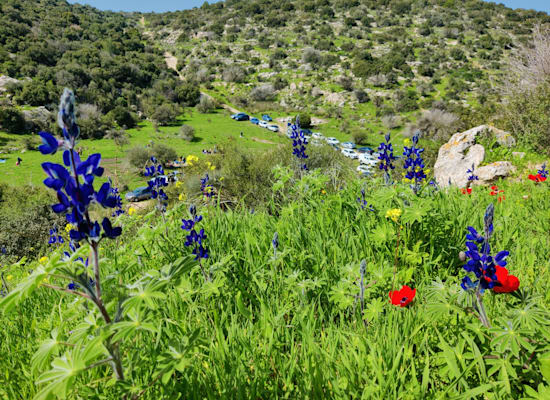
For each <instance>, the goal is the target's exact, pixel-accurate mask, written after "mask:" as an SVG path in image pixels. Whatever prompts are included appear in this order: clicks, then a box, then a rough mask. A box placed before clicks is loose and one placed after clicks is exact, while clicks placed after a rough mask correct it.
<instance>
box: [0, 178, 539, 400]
mask: <svg viewBox="0 0 550 400" xmlns="http://www.w3.org/2000/svg"><path fill="white" fill-rule="evenodd" d="M360 185H361V183H359V182H352V183H350V185H349V186H348V188H347V189H345V190H343V191H340V192H337V193H333V194H328V195H323V194H322V193H320V192H319V191H318V190H315V191H308V188H307V186H306V187H304V190H305V191H304V192H302V193H301V195H302V197H301V198H300V199H297V200H296V201H293V202H290V203H288V204H286V205H284V206H282V207H280V208H277V209H276V213H264V212H256V213H253V214H252V213H250V211H249V210H246V209H244V210H238V209H237V210H232V211H226V212H224V211H221V210H219V209H217V208H216V207H214V206H211V205H210V206H203V207H201V208H199V213H200V214H201V215H203V217H204V219H203V222H201V227H202V228H204V229H205V231H206V233H207V235H208V240H207V242H206V244H207V246H208V247H209V249H210V254H211V258H210V259H209V260H208V261H207V265H208V266H212V267H213V275H214V280H213V282H210V283H204V280H203V278H202V275H201V273H200V270H199V268H198V266H195V267H194V268H193V269H192V270H190V271H189V272H188V273H186V274H184V275H183V276H182V277H181V278H180V279H179V280H178V282H174V283H173V284H171V286H170V288H169V290H166V291H165V293H164V294H163V296H162V297H161V298H158V299H156V298H151V299H150V300H148V303H147V304H144V305H143V306H142V315H143V317H144V318H152V322H153V323H154V325H155V326H157V327H158V331H157V333H154V334H153V333H148V332H146V331H138V332H137V333H136V334H135V335H134V336H133V337H132V338H131V339H130V340H128V341H126V342H125V345H124V346H123V347H122V354H123V359H124V366H125V368H126V369H127V378H128V380H129V385H130V386H133V387H135V388H136V389H137V390H141V389H142V388H143V389H145V393H144V397H143V398H145V399H161V398H167V399H168V398H178V395H177V393H185V398H188V399H202V398H228V399H229V398H289V399H296V398H335V399H337V398H338V399H340V398H368V399H407V400H408V399H411V400H413V399H419V398H422V399H435V398H456V399H470V398H495V399H497V398H498V399H503V400H508V399H517V398H524V397H526V393H527V390H528V389H527V388H530V389H529V390H534V389H536V388H537V386H538V385H539V384H540V385H544V384H545V383H544V382H545V381H544V378H543V377H542V374H541V372H540V369H539V361H538V360H539V359H542V355H543V354H544V353H545V352H546V351H548V350H549V349H550V341H549V340H548V337H547V333H546V336H544V332H547V329H548V323H549V321H550V319H549V315H548V311H547V307H548V305H549V304H550V292H548V290H547V281H548V279H550V269H549V268H550V265H549V263H548V257H547V249H548V246H550V241H549V239H548V235H547V234H546V233H547V231H548V227H549V226H550V214H549V213H548V212H547V210H548V209H550V200H549V198H548V196H547V195H546V191H547V188H546V187H545V186H542V185H539V186H535V185H533V184H519V185H518V184H504V183H503V184H502V188H503V189H504V190H505V191H506V200H505V201H504V202H502V203H496V211H495V221H494V227H495V229H494V231H495V234H494V237H493V238H492V240H491V243H492V245H493V248H494V251H498V250H503V249H507V250H509V251H510V257H509V258H508V262H509V263H508V268H509V270H510V272H511V273H513V274H514V275H516V276H518V277H519V279H520V281H521V286H520V287H521V292H520V294H519V295H518V296H516V297H515V296H512V295H509V294H503V295H495V294H492V293H489V292H487V293H486V294H485V295H484V299H485V306H486V308H487V312H488V314H489V316H490V320H491V324H492V326H493V329H491V330H488V329H485V328H483V327H482V326H481V324H480V322H479V321H478V320H477V319H476V318H475V316H474V315H472V313H471V312H468V311H467V309H464V308H463V307H462V305H463V304H464V302H465V300H466V299H465V298H464V294H463V293H462V291H461V289H460V287H459V283H460V279H461V278H462V276H464V271H463V270H462V268H461V266H460V264H461V263H460V261H459V258H458V253H459V251H462V250H465V246H464V234H465V228H466V227H467V226H468V225H471V226H474V227H476V228H478V229H479V228H481V224H482V216H483V212H484V209H485V206H486V205H487V204H488V203H489V202H491V201H494V200H495V199H494V198H493V197H491V196H489V194H488V191H487V190H485V189H483V188H476V189H475V190H474V193H473V194H472V196H464V195H462V194H461V193H460V192H459V191H458V190H454V189H453V190H449V191H447V192H439V193H435V194H434V195H433V196H431V195H424V196H422V197H415V196H414V195H412V193H411V191H410V189H409V188H408V187H407V186H397V187H395V188H386V187H384V186H382V185H380V182H379V181H377V182H375V184H374V185H373V186H369V187H367V200H368V201H369V203H372V204H373V205H374V207H375V209H376V211H375V212H370V211H367V210H362V209H361V208H360V207H359V205H358V204H357V201H356V197H357V196H358V193H359V189H360V187H361V186H360ZM525 195H527V196H529V197H528V198H527V199H526V198H524V196H525ZM390 208H400V209H402V210H403V215H402V217H401V218H400V222H399V224H395V223H393V222H392V221H390V220H388V219H387V218H385V213H386V211H387V210H388V209H390ZM186 209H187V204H179V205H176V207H175V208H174V209H173V210H171V212H170V213H169V215H168V217H167V225H166V226H165V225H164V224H162V223H160V219H159V218H158V216H157V215H156V214H154V213H152V214H149V215H146V216H144V217H141V218H136V217H132V218H130V217H123V218H122V219H121V220H120V223H121V224H122V225H123V226H124V230H125V233H124V236H123V237H122V238H121V239H120V240H119V241H118V242H117V243H116V244H114V243H104V244H103V246H102V255H103V256H104V257H105V260H104V261H103V273H104V275H105V276H110V277H113V276H114V277H116V279H109V280H107V281H106V283H105V285H104V287H103V290H104V296H105V297H106V298H113V299H114V300H113V304H111V306H112V307H113V308H114V306H115V303H116V294H117V293H118V290H119V289H117V287H118V286H119V283H118V282H121V283H124V284H130V283H132V282H134V281H136V280H137V279H143V278H145V277H147V276H154V275H155V274H156V273H158V271H161V270H162V268H163V267H164V266H166V265H169V264H170V263H172V262H173V261H174V260H175V259H177V258H178V257H181V256H183V255H185V254H188V252H189V251H188V249H186V248H185V246H183V245H182V243H183V241H184V233H183V232H182V231H181V229H180V227H179V226H180V225H181V222H180V220H181V218H182V217H184V216H186ZM400 227H401V228H400ZM274 232H278V235H279V242H280V246H279V249H278V254H277V256H274V255H273V250H272V247H271V239H272V237H273V233H274ZM398 232H399V233H398ZM138 257H139V258H138ZM362 259H365V260H366V262H367V264H366V274H365V282H366V284H367V285H369V287H368V288H367V289H366V292H365V313H364V319H365V320H366V325H364V324H363V320H362V317H361V313H360V311H359V310H360V306H359V305H358V304H356V305H355V306H354V302H355V296H356V295H357V294H358V293H359V289H358V282H359V276H360V275H359V263H360V261H361V260H362ZM36 267H37V263H36V262H30V263H28V264H27V265H26V266H25V267H24V268H16V267H12V268H11V269H10V270H9V271H8V272H9V273H10V274H12V275H13V278H12V280H11V281H10V285H13V284H15V283H16V282H18V281H19V280H21V279H23V278H24V277H25V276H26V275H27V272H26V271H27V270H28V269H32V268H36ZM394 268H396V271H397V276H396V278H395V286H398V287H400V286H401V285H403V284H408V285H410V286H412V287H414V288H416V289H417V293H416V298H415V300H414V302H413V303H412V304H411V305H410V306H409V307H407V308H403V309H401V308H398V307H394V306H392V305H390V304H389V302H388V291H389V290H390V289H391V287H392V282H393V280H394V279H393V277H392V275H393V270H394ZM52 279H53V280H54V281H55V278H52ZM16 310H17V312H14V313H11V314H9V315H2V316H0V323H1V324H2V327H3V329H2V330H1V331H0V350H1V351H2V353H3V354H4V355H5V356H4V357H2V359H1V360H0V368H1V370H2V374H0V383H3V384H1V385H0V397H2V396H4V398H10V399H11V398H14V399H15V398H31V397H32V396H33V395H34V394H35V393H36V392H37V390H38V389H39V388H42V387H43V386H44V385H41V386H40V385H39V386H36V385H35V384H34V383H33V382H34V381H35V379H36V376H37V375H36V374H34V375H33V374H32V372H31V368H30V365H31V361H30V360H31V358H32V355H33V353H34V352H35V351H36V350H37V349H38V346H39V343H40V341H42V340H44V339H46V338H47V337H48V336H49V330H50V329H52V328H53V327H56V326H59V325H60V324H61V322H62V321H63V322H64V325H63V326H62V327H61V328H60V332H61V336H60V339H59V340H60V341H63V340H65V339H64V338H65V335H67V334H68V333H67V332H68V331H70V330H72V329H74V326H75V325H76V324H77V323H78V322H79V321H81V319H82V315H84V314H85V313H86V311H85V308H84V303H83V302H82V301H75V300H73V298H72V297H71V296H70V295H67V294H57V293H51V292H49V291H48V290H46V289H44V288H42V289H38V290H37V291H36V292H35V294H34V295H33V296H32V297H31V298H30V299H28V300H26V301H24V302H22V303H21V305H20V306H19V307H18V308H17V309H16ZM147 316H149V317H147ZM508 323H510V324H512V326H513V327H514V331H513V332H511V333H510V332H508V333H507V331H506V329H507V326H508V325H507V324H508ZM100 324H101V323H100ZM197 329H198V339H197V340H196V341H195V342H193V344H192V345H190V346H189V347H186V346H187V344H186V343H187V339H188V338H189V337H190V336H191V335H192V332H194V331H196V330H197ZM90 334H92V333H91V332H90ZM514 337H515V338H518V337H520V338H521V339H520V340H519V343H520V344H519V345H517V342H515V340H516V339H514ZM497 338H500V339H499V340H497ZM87 340H88V339H87ZM169 343H173V344H174V345H176V346H182V348H185V349H187V350H185V352H184V355H183V358H182V359H181V360H178V362H180V361H181V362H182V363H183V364H182V366H183V367H182V368H181V369H180V370H179V372H174V373H173V374H171V375H169V378H170V379H168V380H167V381H166V382H164V383H160V381H158V382H154V381H153V380H154V377H155V372H154V370H155V367H156V358H155V357H156V355H158V354H159V353H161V352H162V351H164V349H166V348H167V346H168V344H169ZM514 343H516V344H514ZM518 346H519V350H518V349H517V348H518ZM70 349H71V347H69V346H65V347H63V346H62V351H65V350H67V351H70ZM133 355H135V357H134V356H133ZM516 357H517V358H516ZM530 357H531V358H530ZM130 366H131V368H130ZM47 368H48V363H45V364H44V365H43V366H42V367H41V368H39V371H38V372H41V371H42V370H44V369H47ZM110 374H111V370H110V368H109V366H107V365H104V366H101V367H99V368H95V369H92V370H89V371H86V372H84V373H82V374H81V375H80V376H79V377H78V378H77V379H76V381H75V386H74V388H73V389H71V390H70V391H69V398H76V397H87V398H96V397H98V396H100V395H101V397H102V398H106V399H117V398H121V397H122V395H121V393H123V392H124V389H123V388H122V387H121V386H118V385H115V386H110V384H109V381H108V379H109V378H108V377H109V376H110ZM6 382H7V383H8V384H7V385H6V384H5V383H6ZM150 383H151V386H148V384H150ZM546 385H547V383H546ZM480 393H483V394H484V397H479V394H480Z"/></svg>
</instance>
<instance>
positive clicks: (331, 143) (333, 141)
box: [327, 137, 340, 146]
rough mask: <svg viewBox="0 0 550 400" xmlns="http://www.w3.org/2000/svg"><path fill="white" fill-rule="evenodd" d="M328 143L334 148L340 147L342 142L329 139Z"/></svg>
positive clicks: (333, 138) (332, 138)
mask: <svg viewBox="0 0 550 400" xmlns="http://www.w3.org/2000/svg"><path fill="white" fill-rule="evenodd" d="M327 143H328V144H330V145H333V146H338V145H339V144H340V141H339V140H338V139H336V138H335V137H329V138H327Z"/></svg>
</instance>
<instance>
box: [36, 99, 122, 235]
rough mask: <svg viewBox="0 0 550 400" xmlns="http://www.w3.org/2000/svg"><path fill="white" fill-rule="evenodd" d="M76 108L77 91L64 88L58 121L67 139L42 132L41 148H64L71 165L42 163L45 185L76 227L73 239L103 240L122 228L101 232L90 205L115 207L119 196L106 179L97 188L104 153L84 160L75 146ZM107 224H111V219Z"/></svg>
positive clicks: (50, 150)
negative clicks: (96, 179)
mask: <svg viewBox="0 0 550 400" xmlns="http://www.w3.org/2000/svg"><path fill="white" fill-rule="evenodd" d="M74 111H75V104H74V94H73V93H72V91H70V90H68V89H65V90H64V91H63V95H62V96H61V101H60V104H59V113H58V123H59V126H60V127H61V129H62V130H63V137H64V139H63V140H62V141H58V140H57V139H55V137H53V135H51V134H50V133H47V132H41V133H40V136H41V138H42V141H43V142H44V144H43V145H42V146H40V151H41V152H42V153H43V154H53V153H55V152H56V151H57V150H58V148H62V149H64V151H63V163H64V164H65V166H66V167H68V169H67V168H65V167H64V166H63V165H59V164H55V163H51V162H45V163H42V168H43V169H44V171H45V172H46V174H47V175H48V177H47V178H46V179H45V180H44V185H46V186H47V187H49V188H50V189H53V190H55V191H56V194H57V200H58V203H57V204H54V205H53V206H52V209H53V211H54V212H55V213H58V214H59V213H66V215H65V216H66V219H67V222H69V223H71V224H73V225H75V226H76V227H77V229H76V230H75V229H73V230H71V231H70V232H69V236H70V237H71V239H72V240H73V241H75V242H79V241H81V240H85V241H88V242H89V243H95V242H98V241H100V240H101V237H111V238H112V237H115V236H114V235H116V236H118V235H120V233H121V229H120V228H115V229H111V230H110V231H109V232H108V233H107V232H105V234H104V235H103V236H102V235H101V227H100V225H99V223H98V222H95V221H92V220H91V218H90V214H89V212H88V209H89V207H90V205H91V204H92V203H97V204H100V205H101V206H102V207H104V208H114V207H115V206H116V199H115V198H114V197H113V196H112V195H111V194H110V189H111V186H110V184H109V183H104V184H103V185H102V186H101V189H100V190H99V192H96V191H95V189H94V186H93V183H94V179H95V177H100V176H102V175H103V172H104V170H103V168H102V167H100V166H99V163H100V161H101V155H100V154H92V155H91V156H90V157H88V159H87V160H85V161H81V160H80V157H79V156H78V153H77V152H76V151H75V150H74V148H75V144H76V139H77V138H78V135H79V128H78V126H77V125H76V118H75V115H74ZM81 179H82V181H81ZM104 222H105V221H104ZM104 226H108V227H110V226H111V225H110V222H109V224H104ZM58 241H59V240H58Z"/></svg>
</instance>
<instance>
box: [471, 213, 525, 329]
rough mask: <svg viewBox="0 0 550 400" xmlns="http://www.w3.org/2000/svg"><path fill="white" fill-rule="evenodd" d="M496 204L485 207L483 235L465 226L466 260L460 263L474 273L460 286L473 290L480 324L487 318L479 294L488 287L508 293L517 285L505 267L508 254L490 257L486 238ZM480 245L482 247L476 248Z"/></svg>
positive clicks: (517, 282)
mask: <svg viewBox="0 0 550 400" xmlns="http://www.w3.org/2000/svg"><path fill="white" fill-rule="evenodd" d="M494 213H495V207H494V205H493V204H492V203H491V204H489V206H488V207H487V209H486V211H485V216H484V229H483V230H484V232H483V233H484V236H482V235H480V234H479V233H478V232H477V231H476V230H475V229H474V228H473V227H471V226H469V227H468V233H467V234H466V247H467V248H468V251H466V252H465V254H466V257H467V258H468V259H469V261H468V262H467V263H466V264H465V265H464V266H463V268H464V270H465V271H466V273H473V274H474V275H475V278H476V279H475V280H474V281H472V279H471V278H470V277H469V276H468V275H466V276H465V277H464V278H463V279H462V283H461V286H462V288H463V289H464V290H466V291H468V292H472V293H475V295H476V298H477V302H478V312H479V317H480V319H481V321H482V323H483V324H484V325H485V326H487V327H488V326H489V320H488V318H487V315H486V314H485V309H484V308H483V302H482V299H481V296H482V295H483V293H484V291H485V290H487V289H491V290H493V292H496V293H508V292H512V291H514V290H516V289H517V288H518V287H519V280H518V279H517V277H515V276H513V275H509V274H508V270H507V269H506V268H505V267H506V264H507V262H506V258H507V257H508V255H509V254H510V253H509V252H508V251H506V250H503V251H500V252H498V253H497V254H496V255H495V256H494V257H493V256H491V247H490V245H489V240H490V238H491V236H492V234H493V219H494ZM478 246H481V249H480V248H479V247H478Z"/></svg>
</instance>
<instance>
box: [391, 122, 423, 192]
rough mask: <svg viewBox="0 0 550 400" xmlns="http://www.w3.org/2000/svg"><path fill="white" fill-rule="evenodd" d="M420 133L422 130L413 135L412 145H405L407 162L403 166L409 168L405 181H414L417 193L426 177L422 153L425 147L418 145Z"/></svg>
mask: <svg viewBox="0 0 550 400" xmlns="http://www.w3.org/2000/svg"><path fill="white" fill-rule="evenodd" d="M419 134H420V132H416V133H415V134H414V136H413V137H412V146H411V147H406V146H405V147H404V150H403V156H404V157H405V164H404V166H403V167H404V168H405V169H406V170H407V173H406V175H405V181H407V182H411V183H412V185H411V186H412V189H413V191H414V193H415V194H416V193H418V190H419V189H420V184H421V183H422V181H423V180H424V179H426V174H425V173H424V167H425V166H424V160H423V159H422V155H421V154H422V152H423V151H424V149H421V148H418V147H417V146H418V138H419ZM390 146H391V145H390Z"/></svg>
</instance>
